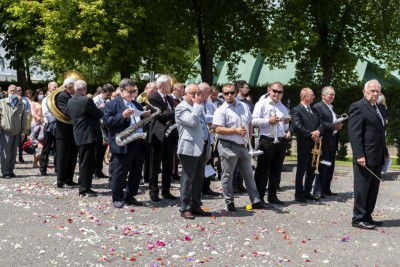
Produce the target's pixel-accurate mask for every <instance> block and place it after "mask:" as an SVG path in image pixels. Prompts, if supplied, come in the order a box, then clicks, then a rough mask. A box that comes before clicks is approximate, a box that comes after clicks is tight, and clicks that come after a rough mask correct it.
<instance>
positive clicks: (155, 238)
mask: <svg viewBox="0 0 400 267" xmlns="http://www.w3.org/2000/svg"><path fill="white" fill-rule="evenodd" d="M29 158H30V156H28V155H25V159H27V162H26V163H23V164H21V163H18V164H17V166H16V171H15V173H16V174H17V177H16V178H12V179H2V178H0V266H153V267H155V266H200V265H204V266H280V265H282V266H398V265H399V264H398V254H397V253H398V251H400V239H399V237H400V205H399V196H400V193H399V192H400V186H399V181H397V177H398V175H399V173H400V172H398V171H391V172H390V173H389V174H387V175H384V176H383V178H384V179H385V182H383V183H382V184H381V187H380V191H379V196H378V202H377V206H376V209H375V212H374V219H375V220H380V221H383V223H384V225H383V227H379V228H377V229H376V230H360V229H357V228H353V227H351V217H352V208H353V175H352V169H351V167H337V168H336V172H335V175H334V180H333V183H332V189H333V191H334V192H336V193H338V196H336V197H328V198H326V199H323V200H321V201H314V202H312V201H309V202H307V203H306V204H304V205H303V204H299V203H296V202H294V176H295V164H294V163H293V162H286V163H285V168H284V169H285V171H284V172H283V173H282V184H281V185H282V191H280V192H279V198H280V199H281V200H282V201H285V202H286V205H285V206H283V207H281V208H280V207H276V208H274V209H272V210H248V209H246V205H248V204H250V201H249V198H248V195H247V194H239V195H237V196H236V198H235V204H236V207H237V208H238V211H236V212H228V211H227V210H226V205H225V204H224V201H223V199H222V197H221V196H217V197H204V198H203V208H204V209H205V210H208V211H211V212H213V216H212V217H196V219H195V220H185V219H183V218H182V217H180V213H179V207H178V202H177V201H171V200H163V199H162V200H161V202H160V203H152V202H150V200H149V195H148V190H147V185H142V186H141V188H140V192H141V193H140V195H138V196H137V199H138V200H141V201H144V202H145V205H144V206H143V207H134V206H125V207H124V208H122V209H115V208H113V206H112V203H111V195H110V190H109V189H108V187H107V179H95V180H94V182H93V189H94V190H96V191H99V192H100V195H99V196H98V197H95V198H82V197H79V196H78V190H77V189H58V188H56V184H55V182H56V176H55V174H54V173H53V172H52V170H51V169H50V170H49V174H50V175H49V176H46V177H43V176H40V175H39V170H38V169H33V168H31V165H32V161H31V160H29ZM106 168H107V166H106ZM105 172H106V169H105ZM74 180H75V181H77V177H76V178H75V179H74ZM212 189H213V190H214V191H218V192H221V191H222V189H221V183H220V181H213V182H212ZM172 193H173V194H174V195H177V196H178V195H179V182H176V181H174V184H173V187H172Z"/></svg>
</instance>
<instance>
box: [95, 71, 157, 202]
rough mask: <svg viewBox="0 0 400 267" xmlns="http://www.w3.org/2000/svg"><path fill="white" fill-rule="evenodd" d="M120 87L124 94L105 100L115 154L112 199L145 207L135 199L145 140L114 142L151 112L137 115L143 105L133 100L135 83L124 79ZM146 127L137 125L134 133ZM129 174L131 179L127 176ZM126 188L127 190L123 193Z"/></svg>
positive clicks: (111, 145) (106, 116) (104, 118)
mask: <svg viewBox="0 0 400 267" xmlns="http://www.w3.org/2000/svg"><path fill="white" fill-rule="evenodd" d="M119 88H120V90H121V96H118V97H116V98H115V99H113V100H111V101H110V102H107V103H106V109H105V111H104V117H103V122H104V125H105V126H106V127H107V128H108V130H109V133H108V144H109V146H110V151H111V153H112V155H113V161H112V175H111V176H112V182H111V183H112V201H113V205H114V207H115V208H122V207H123V206H124V205H135V206H143V203H142V202H140V201H138V200H136V199H135V196H136V195H137V193H138V189H139V184H140V178H141V177H142V169H143V162H144V157H145V152H146V150H145V143H144V141H143V140H141V139H138V140H135V141H132V142H130V143H128V144H127V145H125V146H118V145H117V144H116V142H115V136H116V134H118V133H120V132H122V131H123V130H125V129H126V128H128V127H130V126H134V125H136V124H137V123H139V122H140V120H141V119H142V118H145V117H148V116H149V115H150V111H148V112H146V113H144V114H142V116H141V117H137V116H134V115H133V114H134V110H136V109H137V110H140V111H143V107H142V105H140V104H139V103H138V102H136V101H135V100H133V98H134V95H135V93H137V87H136V84H135V83H134V82H133V81H132V80H130V79H126V78H125V79H123V80H122V81H121V82H120V84H119ZM142 132H143V128H138V129H137V130H136V132H135V133H142ZM127 176H128V180H126V177H127ZM124 188H125V193H124Z"/></svg>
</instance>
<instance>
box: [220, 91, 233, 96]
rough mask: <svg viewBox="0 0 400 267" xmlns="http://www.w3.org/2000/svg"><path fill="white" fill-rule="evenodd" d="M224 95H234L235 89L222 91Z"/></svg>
mask: <svg viewBox="0 0 400 267" xmlns="http://www.w3.org/2000/svg"><path fill="white" fill-rule="evenodd" d="M223 94H224V95H235V94H236V92H235V91H229V92H223Z"/></svg>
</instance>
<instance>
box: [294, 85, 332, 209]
mask: <svg viewBox="0 0 400 267" xmlns="http://www.w3.org/2000/svg"><path fill="white" fill-rule="evenodd" d="M314 98H315V96H314V93H313V91H312V90H311V89H310V88H303V89H301V92H300V100H301V102H300V104H299V105H297V106H296V107H294V108H293V109H292V114H291V115H292V124H291V128H292V130H293V132H294V133H296V135H297V155H298V156H297V171H296V184H295V187H296V192H295V200H296V201H298V202H307V199H308V200H318V198H316V197H313V196H312V195H311V189H312V184H313V181H314V177H315V168H314V167H312V166H311V161H312V154H311V151H312V149H313V146H314V144H315V143H319V142H320V136H321V134H323V130H324V128H323V126H322V125H321V123H320V115H319V112H318V110H317V109H315V108H313V107H311V106H310V105H311V103H312V102H313V101H314ZM304 173H305V174H306V178H305V181H304V183H303V177H304Z"/></svg>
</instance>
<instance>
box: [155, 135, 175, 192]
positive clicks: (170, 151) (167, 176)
mask: <svg viewBox="0 0 400 267" xmlns="http://www.w3.org/2000/svg"><path fill="white" fill-rule="evenodd" d="M174 145H175V141H174V140H173V139H171V135H170V136H169V137H168V138H166V139H165V141H164V143H150V172H149V193H150V195H158V193H159V192H158V173H159V171H160V168H161V163H162V193H167V192H169V190H170V188H171V175H172V168H173V157H174Z"/></svg>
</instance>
